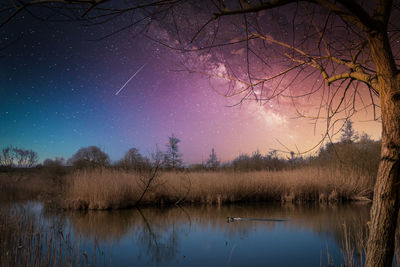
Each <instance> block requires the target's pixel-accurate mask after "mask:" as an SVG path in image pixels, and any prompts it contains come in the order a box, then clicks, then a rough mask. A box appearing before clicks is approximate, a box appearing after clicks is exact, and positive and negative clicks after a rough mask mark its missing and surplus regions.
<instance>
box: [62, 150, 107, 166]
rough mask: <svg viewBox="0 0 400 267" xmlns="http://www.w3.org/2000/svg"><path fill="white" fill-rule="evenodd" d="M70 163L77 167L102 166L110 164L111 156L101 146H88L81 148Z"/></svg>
mask: <svg viewBox="0 0 400 267" xmlns="http://www.w3.org/2000/svg"><path fill="white" fill-rule="evenodd" d="M68 163H69V164H72V166H74V167H76V168H88V167H100V166H107V165H109V164H110V158H109V157H108V155H107V154H106V153H104V152H103V151H101V149H100V148H99V147H97V146H88V147H83V148H81V149H79V150H78V151H77V152H76V153H75V154H74V155H73V156H72V157H71V158H70V159H69V160H68Z"/></svg>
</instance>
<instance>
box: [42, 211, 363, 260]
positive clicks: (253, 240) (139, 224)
mask: <svg viewBox="0 0 400 267" xmlns="http://www.w3.org/2000/svg"><path fill="white" fill-rule="evenodd" d="M369 208H370V206H369V205H367V204H361V203H353V204H337V205H327V204H326V205H322V204H301V205H300V204H296V205H295V204H280V203H279V204H262V205H261V204H257V205H249V204H248V205H232V206H221V207H216V206H184V207H170V208H163V209H160V208H143V209H140V210H139V209H132V210H121V211H86V212H77V211H70V212H62V213H57V214H55V213H51V212H45V211H42V212H43V213H44V216H45V217H47V218H48V219H54V218H58V219H61V220H62V221H63V227H64V232H65V233H70V236H71V239H72V240H73V242H74V243H78V242H79V246H81V247H82V248H84V250H85V251H87V254H88V255H92V254H97V259H96V261H97V262H98V263H100V262H101V264H102V265H103V264H104V265H110V264H112V265H113V266H328V264H332V263H333V264H334V265H335V266H340V265H341V264H343V263H344V260H343V259H344V257H343V250H344V249H345V245H344V237H345V232H346V231H347V235H348V238H350V241H351V243H352V247H351V251H352V253H353V256H354V258H355V259H356V260H357V259H359V257H358V256H357V252H358V251H359V250H362V248H361V247H360V245H359V243H358V245H357V241H359V240H361V239H362V238H363V229H364V228H365V225H366V222H367V220H368V216H369ZM227 217H241V218H256V219H283V220H285V221H272V222H271V221H262V220H243V221H235V222H227ZM94 252H95V253H94Z"/></svg>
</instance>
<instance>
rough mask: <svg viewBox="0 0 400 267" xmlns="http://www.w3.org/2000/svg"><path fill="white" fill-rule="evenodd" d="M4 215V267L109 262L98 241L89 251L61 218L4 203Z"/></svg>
mask: <svg viewBox="0 0 400 267" xmlns="http://www.w3.org/2000/svg"><path fill="white" fill-rule="evenodd" d="M0 215H1V216H0V240H1V242H0V266H93V265H94V266H105V265H108V263H105V262H104V259H105V257H106V256H104V252H102V251H101V250H100V248H98V247H96V244H95V247H94V248H93V253H90V254H89V253H87V252H86V251H85V249H84V248H83V246H82V244H81V240H80V239H79V238H72V237H71V234H70V233H67V232H64V231H63V229H64V227H63V224H62V222H61V221H60V220H54V221H46V220H45V219H44V218H43V217H42V216H41V215H39V214H35V213H32V212H31V208H30V207H24V206H16V205H12V206H10V205H2V206H0ZM88 254H89V255H88Z"/></svg>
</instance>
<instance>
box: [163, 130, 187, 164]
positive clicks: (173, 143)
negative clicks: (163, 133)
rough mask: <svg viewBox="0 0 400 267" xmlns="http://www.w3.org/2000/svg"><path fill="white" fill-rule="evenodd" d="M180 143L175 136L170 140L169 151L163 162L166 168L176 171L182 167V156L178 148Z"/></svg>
mask: <svg viewBox="0 0 400 267" xmlns="http://www.w3.org/2000/svg"><path fill="white" fill-rule="evenodd" d="M180 141H181V140H179V139H178V138H176V137H175V135H174V134H172V135H171V136H170V137H169V138H168V143H167V144H166V146H167V151H166V152H165V155H164V162H163V165H164V167H165V168H167V169H174V170H175V169H177V168H180V167H182V154H181V153H179V147H178V144H179V142H180Z"/></svg>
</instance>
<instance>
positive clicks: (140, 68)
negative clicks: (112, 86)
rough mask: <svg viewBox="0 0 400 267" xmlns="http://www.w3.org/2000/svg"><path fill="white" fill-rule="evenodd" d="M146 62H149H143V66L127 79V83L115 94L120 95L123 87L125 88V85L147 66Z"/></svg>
mask: <svg viewBox="0 0 400 267" xmlns="http://www.w3.org/2000/svg"><path fill="white" fill-rule="evenodd" d="M146 64H147V63H145V64H143V66H141V67H140V68H139V69H138V70H137V71H136V72H135V73H134V74H133V75H132V76H131V77H130V78H129V79H128V80H127V81H126V83H125V84H124V85H122V87H121V88H120V89H119V90H118V91H117V92H116V93H115V95H118V94H119V93H120V92H121V91H122V89H124V87H125V86H126V85H127V84H128V83H129V82H130V81H131V80H132V79H133V77H135V76H136V74H138V73H139V72H140V71H141V70H142V69H143V67H144V66H146Z"/></svg>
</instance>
